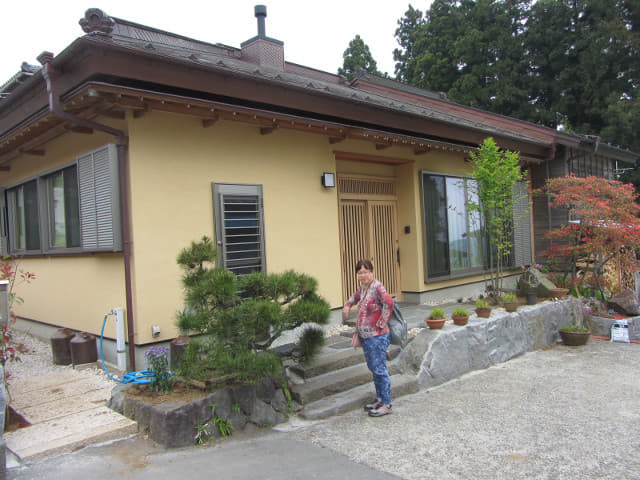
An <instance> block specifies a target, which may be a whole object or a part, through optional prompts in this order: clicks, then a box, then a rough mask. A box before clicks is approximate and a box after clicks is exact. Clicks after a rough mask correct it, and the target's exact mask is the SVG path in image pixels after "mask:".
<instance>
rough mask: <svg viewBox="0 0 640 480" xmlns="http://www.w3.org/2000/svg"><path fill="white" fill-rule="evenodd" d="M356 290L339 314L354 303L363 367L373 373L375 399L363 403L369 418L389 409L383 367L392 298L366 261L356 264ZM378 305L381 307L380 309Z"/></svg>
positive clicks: (388, 387) (386, 375)
mask: <svg viewBox="0 0 640 480" xmlns="http://www.w3.org/2000/svg"><path fill="white" fill-rule="evenodd" d="M356 274H357V275H358V281H359V282H360V289H359V290H358V291H357V292H356V293H354V294H353V295H352V296H351V298H350V299H349V300H348V301H347V303H345V304H344V307H343V309H342V314H343V317H344V318H347V317H348V316H349V313H350V312H351V307H352V306H354V305H356V304H357V305H358V318H357V320H356V334H357V335H358V337H359V339H360V343H361V345H362V349H363V350H364V357H365V359H366V361H367V367H369V370H371V373H372V374H373V384H374V385H375V387H376V395H377V398H376V400H375V401H374V402H371V403H369V404H367V405H365V406H364V409H365V410H366V411H367V412H369V416H371V417H381V416H383V415H387V414H389V413H392V411H391V381H390V379H389V371H388V370H387V347H388V346H389V343H390V342H391V334H390V333H389V318H390V317H391V312H392V311H393V299H392V298H391V296H390V295H388V294H387V289H386V288H384V285H382V283H380V282H379V281H378V280H376V279H375V278H374V276H373V265H372V264H371V262H370V261H369V260H360V261H359V262H358V263H357V264H356ZM381 306H382V308H381Z"/></svg>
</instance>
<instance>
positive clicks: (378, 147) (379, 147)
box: [376, 143, 391, 150]
mask: <svg viewBox="0 0 640 480" xmlns="http://www.w3.org/2000/svg"><path fill="white" fill-rule="evenodd" d="M390 146H391V145H390V144H388V143H376V150H384V149H385V148H389V147H390Z"/></svg>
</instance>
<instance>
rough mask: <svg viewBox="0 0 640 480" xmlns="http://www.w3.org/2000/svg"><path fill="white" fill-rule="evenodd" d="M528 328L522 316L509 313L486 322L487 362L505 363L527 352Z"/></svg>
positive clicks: (529, 340) (529, 342) (528, 342)
mask: <svg viewBox="0 0 640 480" xmlns="http://www.w3.org/2000/svg"><path fill="white" fill-rule="evenodd" d="M530 344H531V339H530V337H529V328H528V324H526V322H525V320H524V318H523V316H522V315H520V314H518V313H510V314H506V315H503V316H500V317H495V318H491V319H490V320H489V321H488V322H487V350H488V352H489V353H488V355H489V362H490V363H491V364H492V365H493V364H496V363H501V362H506V361H507V360H509V359H511V358H513V357H517V356H518V355H522V354H523V353H525V352H527V351H528V350H529V345H530Z"/></svg>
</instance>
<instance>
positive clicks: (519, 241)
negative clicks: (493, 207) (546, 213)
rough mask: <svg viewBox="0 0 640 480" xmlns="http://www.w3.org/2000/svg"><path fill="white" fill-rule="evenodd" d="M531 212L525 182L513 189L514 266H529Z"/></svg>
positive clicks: (519, 183)
mask: <svg viewBox="0 0 640 480" xmlns="http://www.w3.org/2000/svg"><path fill="white" fill-rule="evenodd" d="M530 215H531V211H530V208H529V193H528V189H527V183H526V182H518V183H517V184H516V185H514V187H513V225H514V229H513V249H514V254H515V265H514V266H516V267H520V266H523V265H525V266H526V265H531V221H530Z"/></svg>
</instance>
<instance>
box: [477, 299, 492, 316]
mask: <svg viewBox="0 0 640 480" xmlns="http://www.w3.org/2000/svg"><path fill="white" fill-rule="evenodd" d="M476 315H478V316H479V317H482V318H489V315H491V307H490V306H489V304H488V303H487V301H486V300H483V299H479V300H478V301H477V302H476Z"/></svg>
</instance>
